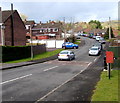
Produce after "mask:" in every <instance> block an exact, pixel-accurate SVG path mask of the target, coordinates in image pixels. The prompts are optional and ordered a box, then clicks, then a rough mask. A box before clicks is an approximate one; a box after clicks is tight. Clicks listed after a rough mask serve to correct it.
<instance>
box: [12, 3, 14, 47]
mask: <svg viewBox="0 0 120 103" xmlns="http://www.w3.org/2000/svg"><path fill="white" fill-rule="evenodd" d="M11 45H12V46H14V14H13V4H11Z"/></svg>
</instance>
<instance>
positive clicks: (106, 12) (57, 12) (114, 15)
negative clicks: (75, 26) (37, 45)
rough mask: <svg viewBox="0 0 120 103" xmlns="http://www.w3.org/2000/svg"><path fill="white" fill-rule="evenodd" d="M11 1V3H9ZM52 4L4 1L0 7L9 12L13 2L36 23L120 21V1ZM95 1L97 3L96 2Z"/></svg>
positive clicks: (15, 7)
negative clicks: (119, 17)
mask: <svg viewBox="0 0 120 103" xmlns="http://www.w3.org/2000/svg"><path fill="white" fill-rule="evenodd" d="M8 1H9V2H8ZM53 1H54V0H51V1H50V2H49V1H48V0H44V2H43V1H39V2H38V0H29V2H28V1H27V0H26V1H25V0H24V1H23V0H18V2H14V0H11V1H10V0H4V2H2V3H1V5H0V6H2V10H9V9H10V4H11V2H12V3H13V4H14V9H16V10H18V12H19V13H22V14H25V15H26V16H27V17H28V19H29V20H35V21H36V22H39V21H42V22H46V21H48V20H63V18H64V17H65V19H66V21H69V22H70V21H71V20H72V21H75V22H77V21H78V22H79V21H86V22H89V21H90V20H99V21H108V19H109V17H111V19H112V20H117V19H118V1H117V0H109V1H110V2H109V1H107V0H105V2H100V1H99V0H91V1H89V2H88V1H87V0H84V1H81V2H80V1H79V2H78V1H77V0H70V1H66V2H63V0H62V1H60V0H58V1H57V2H53ZM94 1H95V2H94Z"/></svg>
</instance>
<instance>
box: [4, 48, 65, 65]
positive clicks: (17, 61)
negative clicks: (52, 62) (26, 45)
mask: <svg viewBox="0 0 120 103" xmlns="http://www.w3.org/2000/svg"><path fill="white" fill-rule="evenodd" d="M61 50H63V49H57V50H54V51H50V52H45V53H42V54H39V55H35V56H34V58H33V60H38V59H43V58H47V57H50V56H54V55H56V54H58V53H59V52H60V51H61ZM30 60H31V58H25V59H20V60H15V61H8V62H5V63H20V62H26V61H30Z"/></svg>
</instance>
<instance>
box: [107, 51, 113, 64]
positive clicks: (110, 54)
mask: <svg viewBox="0 0 120 103" xmlns="http://www.w3.org/2000/svg"><path fill="white" fill-rule="evenodd" d="M113 62H114V54H113V52H112V51H106V63H113Z"/></svg>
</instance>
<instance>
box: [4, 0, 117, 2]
mask: <svg viewBox="0 0 120 103" xmlns="http://www.w3.org/2000/svg"><path fill="white" fill-rule="evenodd" d="M2 2H119V0H2Z"/></svg>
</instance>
